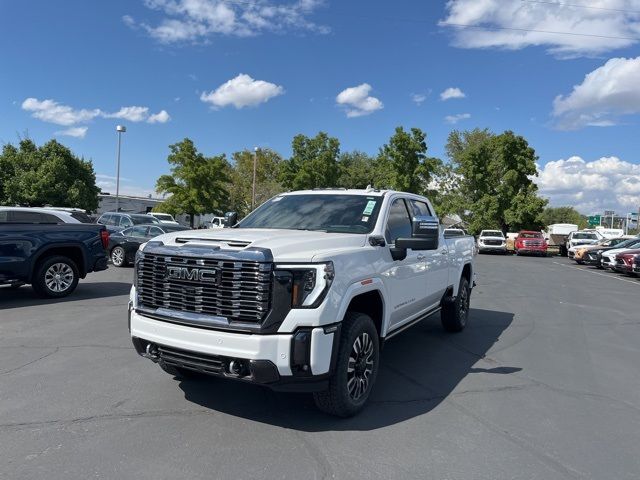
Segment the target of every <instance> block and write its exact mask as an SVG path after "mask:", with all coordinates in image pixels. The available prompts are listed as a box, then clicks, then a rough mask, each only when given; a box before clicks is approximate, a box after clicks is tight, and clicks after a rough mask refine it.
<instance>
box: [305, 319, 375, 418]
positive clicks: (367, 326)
mask: <svg viewBox="0 0 640 480" xmlns="http://www.w3.org/2000/svg"><path fill="white" fill-rule="evenodd" d="M337 355H338V357H337V361H336V370H335V372H334V375H333V377H331V379H330V380H329V388H328V389H327V390H325V391H323V392H316V393H314V394H313V399H314V401H315V403H316V406H317V407H318V408H319V409H320V410H322V411H323V412H325V413H329V414H331V415H336V416H338V417H351V416H353V415H355V414H356V413H358V412H359V411H360V410H362V408H363V407H364V405H365V403H366V402H367V399H368V398H369V395H370V394H371V390H372V388H373V385H374V383H375V381H376V377H377V375H378V365H379V362H380V344H379V340H378V332H377V330H376V327H375V325H374V324H373V320H371V318H370V317H369V316H368V315H365V314H364V313H358V312H350V313H347V315H346V316H345V319H344V320H343V322H342V332H341V337H340V345H339V347H338V354H337Z"/></svg>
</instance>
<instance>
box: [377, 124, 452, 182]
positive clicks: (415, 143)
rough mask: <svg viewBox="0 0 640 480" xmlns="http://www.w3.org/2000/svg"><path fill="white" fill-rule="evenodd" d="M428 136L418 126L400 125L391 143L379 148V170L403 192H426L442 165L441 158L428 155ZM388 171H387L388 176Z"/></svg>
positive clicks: (390, 140)
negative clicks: (406, 128) (403, 126)
mask: <svg viewBox="0 0 640 480" xmlns="http://www.w3.org/2000/svg"><path fill="white" fill-rule="evenodd" d="M426 138H427V135H426V134H425V133H424V132H423V131H422V130H420V129H419V128H412V129H411V131H408V132H407V131H405V130H404V129H403V128H402V127H397V128H396V130H395V133H394V134H393V135H392V136H391V138H390V139H389V143H387V144H385V145H384V146H383V147H382V148H381V149H380V155H379V159H378V172H379V173H380V174H381V175H380V176H381V177H383V175H384V177H386V178H384V177H383V179H384V180H387V181H390V182H391V185H390V186H391V187H392V188H394V189H396V190H400V191H403V192H412V193H423V194H427V193H428V190H429V189H430V187H431V186H432V185H431V182H432V180H433V179H434V177H435V176H436V175H437V173H438V171H439V169H440V168H441V167H442V162H441V161H440V160H439V159H438V158H434V157H427V143H426ZM385 170H386V172H387V174H386V175H385Z"/></svg>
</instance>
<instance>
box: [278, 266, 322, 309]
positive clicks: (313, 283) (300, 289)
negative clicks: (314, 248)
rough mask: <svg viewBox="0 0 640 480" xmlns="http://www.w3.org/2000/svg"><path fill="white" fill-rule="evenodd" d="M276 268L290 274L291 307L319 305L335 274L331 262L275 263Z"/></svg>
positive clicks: (313, 306)
mask: <svg viewBox="0 0 640 480" xmlns="http://www.w3.org/2000/svg"><path fill="white" fill-rule="evenodd" d="M276 270H285V271H287V272H290V273H291V275H292V280H291V307H292V308H315V307H317V306H318V305H320V303H322V300H324V297H325V296H326V295H327V292H328V291H329V288H330V287H331V284H332V283H333V278H334V276H335V272H334V269H333V262H326V263H314V264H309V265H277V266H276Z"/></svg>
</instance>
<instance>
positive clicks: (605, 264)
mask: <svg viewBox="0 0 640 480" xmlns="http://www.w3.org/2000/svg"><path fill="white" fill-rule="evenodd" d="M631 242H632V243H629V244H618V245H617V246H616V248H613V249H610V250H605V251H604V252H602V259H601V260H600V265H601V266H602V268H605V269H612V270H613V269H615V266H616V255H617V254H619V253H624V252H628V251H630V250H634V249H636V248H640V238H636V239H634V240H632V241H631ZM621 245H624V246H621Z"/></svg>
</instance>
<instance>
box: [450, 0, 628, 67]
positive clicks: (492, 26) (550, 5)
mask: <svg viewBox="0 0 640 480" xmlns="http://www.w3.org/2000/svg"><path fill="white" fill-rule="evenodd" d="M638 10H639V8H638V1H637V0H581V1H580V2H564V1H562V0H549V1H544V2H543V1H541V2H525V1H505V0H449V1H448V2H447V6H446V11H447V16H446V18H445V19H444V20H442V21H441V22H440V23H439V24H440V26H445V27H447V28H451V29H452V32H453V44H454V45H455V46H457V47H461V48H504V49H509V50H518V49H521V48H525V47H528V46H542V47H547V48H548V50H549V52H550V53H552V54H554V55H557V56H560V57H575V56H582V55H597V54H602V53H605V52H609V51H612V50H615V49H619V48H624V47H629V46H631V45H634V44H636V43H637V42H638V40H639V39H640V36H639V35H638V33H639V32H640V15H638V13H637V12H638ZM468 27H471V28H468ZM557 32H564V34H559V33H557ZM580 33H584V34H587V35H586V36H582V35H577V34H580ZM611 37H618V38H611Z"/></svg>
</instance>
